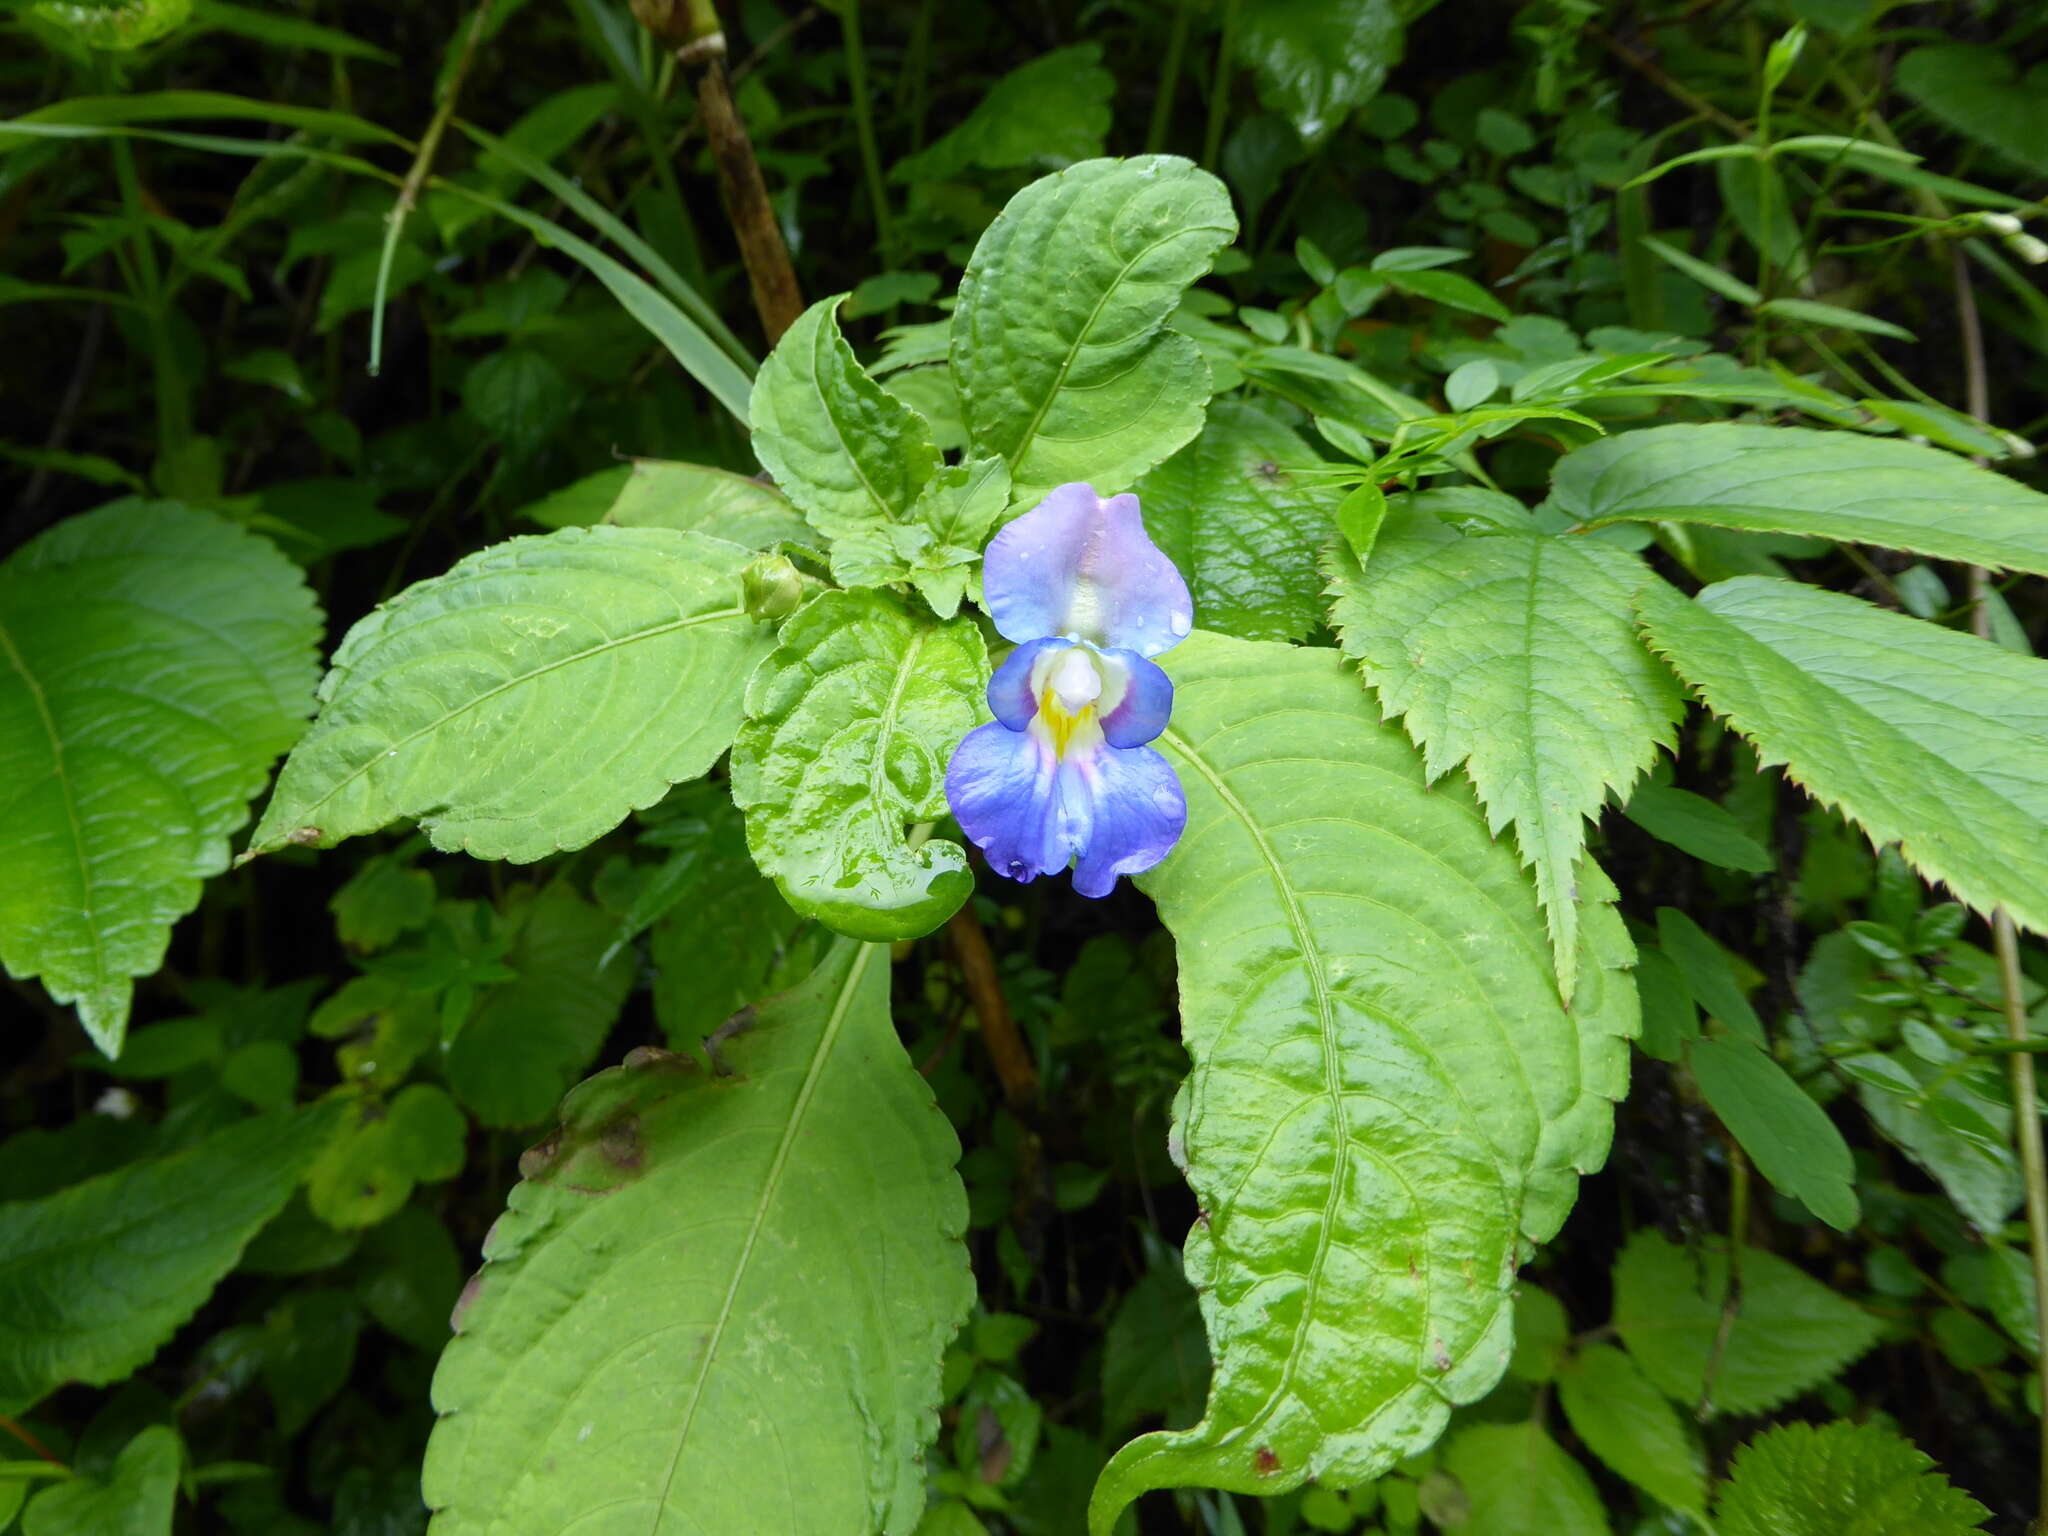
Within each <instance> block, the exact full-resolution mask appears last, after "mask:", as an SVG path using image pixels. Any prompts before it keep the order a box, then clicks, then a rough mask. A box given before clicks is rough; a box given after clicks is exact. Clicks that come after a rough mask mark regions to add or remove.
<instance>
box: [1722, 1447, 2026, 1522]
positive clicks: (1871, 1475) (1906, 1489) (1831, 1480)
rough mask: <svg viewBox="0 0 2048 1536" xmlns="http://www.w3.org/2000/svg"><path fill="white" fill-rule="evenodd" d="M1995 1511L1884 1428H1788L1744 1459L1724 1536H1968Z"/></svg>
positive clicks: (1725, 1512) (1726, 1490)
mask: <svg viewBox="0 0 2048 1536" xmlns="http://www.w3.org/2000/svg"><path fill="white" fill-rule="evenodd" d="M1990 1518H1991V1511H1990V1510H1988V1509H1986V1508H1984V1507H1983V1506H1982V1505H1981V1504H1979V1503H1978V1502H1977V1501H1976V1500H1975V1499H1973V1498H1971V1497H1970V1496H1969V1495H1968V1494H1966V1493H1964V1492H1963V1491H1962V1490H1961V1489H1960V1488H1956V1487H1952V1486H1951V1485H1950V1483H1949V1480H1948V1479H1947V1478H1945V1477H1943V1476H1942V1475H1941V1474H1940V1473H1939V1472H1937V1471H1935V1470H1934V1460H1933V1458H1932V1457H1930V1456H1928V1455H1927V1454H1926V1453H1925V1452H1923V1451H1921V1450H1920V1449H1919V1448H1918V1447H1917V1446H1915V1445H1914V1444H1913V1442H1912V1441H1910V1440H1907V1439H1905V1438H1903V1437H1902V1436H1900V1435H1898V1434H1895V1433H1894V1432H1893V1431H1891V1430H1889V1429H1886V1428H1885V1427H1884V1426H1883V1425H1881V1424H1852V1423H1850V1422H1849V1421H1848V1420H1846V1419H1841V1420H1837V1421H1836V1422H1835V1423H1833V1424H1821V1425H1813V1424H1780V1425H1778V1426H1777V1427H1776V1428H1773V1429H1767V1430H1765V1431H1764V1432H1763V1433H1762V1434H1760V1435H1758V1436H1757V1437H1756V1438H1755V1439H1754V1440H1752V1441H1750V1442H1749V1444H1748V1445H1746V1446H1744V1447H1743V1448H1742V1449H1741V1450H1739V1451H1737V1452H1736V1453H1735V1462H1734V1465H1733V1466H1731V1467H1730V1468H1729V1469H1728V1481H1727V1482H1726V1483H1724V1484H1723V1485H1722V1487H1721V1496H1720V1498H1719V1500H1717V1501H1716V1503H1715V1506H1714V1521H1715V1524H1716V1525H1717V1526H1718V1527H1719V1529H1720V1531H1721V1536H1967V1533H1969V1532H1971V1531H1975V1530H1978V1529H1980V1528H1981V1527H1982V1526H1983V1523H1984V1522H1985V1521H1986V1520H1988V1519H1990Z"/></svg>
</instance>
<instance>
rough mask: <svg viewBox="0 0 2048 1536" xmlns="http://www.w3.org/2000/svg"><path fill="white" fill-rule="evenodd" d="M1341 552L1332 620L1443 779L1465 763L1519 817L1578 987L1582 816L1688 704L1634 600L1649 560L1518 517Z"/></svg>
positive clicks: (1622, 787) (1563, 964)
mask: <svg viewBox="0 0 2048 1536" xmlns="http://www.w3.org/2000/svg"><path fill="white" fill-rule="evenodd" d="M1382 536H1383V537H1385V535H1384V534H1383V535H1382ZM1432 537H1434V538H1439V539H1440V538H1442V537H1443V535H1442V532H1441V530H1436V531H1433V533H1432ZM1386 553H1387V554H1388V555H1389V556H1392V555H1393V554H1394V550H1393V549H1392V547H1391V544H1390V547H1389V549H1388V550H1387V551H1386ZM1403 553H1404V555H1406V554H1408V553H1409V552H1407V551H1404V552H1403ZM1330 560H1331V565H1330V569H1331V575H1332V584H1331V593H1332V595H1333V597H1334V598H1335V603H1334V606H1333V608H1332V610H1331V616H1332V619H1333V621H1334V622H1335V624H1336V626H1337V629H1338V632H1339V633H1340V634H1341V635H1342V637H1343V641H1344V652H1345V654H1346V655H1348V656H1351V657H1353V658H1354V659H1355V660H1357V661H1358V662H1359V664H1360V665H1361V666H1362V667H1363V669H1364V671H1365V677H1366V680H1367V681H1368V682H1369V683H1371V684H1372V685H1373V687H1374V688H1375V689H1376V690H1377V692H1378V694H1379V699H1380V706H1381V708H1382V709H1383V710H1384V711H1385V713H1386V714H1387V715H1388V716H1389V717H1392V716H1394V715H1400V716H1402V718H1403V723H1404V724H1405V725H1406V727H1407V729H1408V734H1409V735H1410V736H1412V737H1414V738H1415V740H1416V742H1417V744H1419V745H1420V746H1421V747H1422V749H1423V759H1424V763H1425V765H1426V766H1427V769H1428V772H1429V776H1430V777H1431V778H1432V779H1434V778H1436V777H1437V776H1439V775H1440V774H1443V773H1446V772H1448V771H1449V770H1450V769H1452V768H1455V767H1456V766H1457V765H1458V764H1459V763H1463V764H1464V765H1465V770H1466V772H1467V773H1469V774H1470V775H1471V776H1472V782H1473V784H1474V785H1475V786H1476V787H1477V788H1478V790H1479V798H1480V799H1481V800H1483V801H1484V802H1485V803H1486V809H1487V819H1488V823H1489V824H1490V825H1491V826H1492V828H1493V830H1494V831H1496V832H1498V831H1499V830H1500V829H1501V828H1502V827H1504V826H1509V825H1512V826H1513V827H1514V829H1515V842H1516V845H1517V846H1518V847H1519V848H1520V849H1521V853H1522V858H1523V861H1524V862H1525V863H1527V864H1528V865H1529V866H1530V868H1531V870H1532V872H1533V873H1534V875H1535V877H1536V894H1537V896H1538V898H1539V899H1540V900H1541V901H1542V903H1543V911H1544V914H1545V916H1546V918H1547V919H1548V921H1549V925H1550V935H1551V941H1552V946H1553V949H1554V951H1555V954H1556V960H1557V979H1558V986H1559V989H1560V991H1561V992H1562V994H1563V995H1564V996H1566V997H1569V996H1570V995H1571V992H1572V987H1573V984H1574V979H1575V975H1574V973H1575V970H1576V966H1577V957H1578V945H1577V932H1578V926H1579V908H1580V895H1579V888H1578V887H1579V864H1580V859H1581V856H1582V855H1583V854H1584V852H1585V846H1586V818H1587V817H1589V816H1597V815H1599V814H1600V807H1601V805H1602V803H1603V802H1604V800H1605V799H1606V797H1607V794H1608V792H1609V791H1610V790H1612V791H1614V792H1616V793H1617V794H1620V795H1622V796H1624V797H1625V796H1626V794H1627V792H1628V788H1629V786H1630V785H1631V784H1633V783H1634V782H1635V781H1636V779H1637V778H1638V777H1639V776H1640V775H1641V774H1642V772H1643V770H1644V769H1646V768H1648V767H1649V766H1650V762H1651V759H1653V758H1654V757H1655V756H1656V752H1657V748H1658V746H1659V745H1663V746H1669V745H1671V744H1672V741H1673V739H1674V734H1673V729H1672V727H1673V725H1674V723H1675V722H1676V720H1677V719H1678V716H1679V715H1680V714H1681V713H1683V711H1684V708H1685V700H1684V696H1683V695H1682V694H1681V693H1680V691H1679V689H1678V687H1677V685H1676V684H1675V683H1674V682H1673V681H1672V679H1671V674H1670V672H1669V671H1667V670H1666V669H1665V668H1664V667H1663V666H1661V665H1659V664H1658V662H1657V659H1656V658H1655V657H1654V656H1652V655H1651V654H1650V653H1649V652H1648V651H1647V650H1645V649H1644V648H1643V643H1642V641H1641V639H1640V638H1639V637H1638V636H1637V634H1636V631H1635V624H1634V622H1633V620H1632V618H1631V615H1630V612H1629V600H1630V599H1631V598H1632V597H1633V596H1634V595H1635V593H1636V592H1637V591H1638V590H1639V589H1640V588H1641V587H1642V586H1643V584H1644V583H1646V582H1648V581H1650V580H1651V579H1652V578H1651V575H1650V571H1649V568H1648V567H1647V566H1645V565H1644V564H1643V562H1642V561H1641V560H1639V559H1638V558H1637V557H1636V556H1634V555H1632V554H1629V553H1628V552H1627V551H1625V550H1619V549H1614V548H1612V547H1610V546H1607V545H1602V544H1595V543H1592V542H1590V541H1588V540H1584V539H1564V538H1556V537H1552V536H1550V535H1547V534H1540V533H1534V532H1522V531H1517V530H1513V529H1507V530H1502V531H1499V532H1490V533H1486V534H1483V535H1469V536H1466V537H1463V538H1455V539H1451V540H1449V541H1448V542H1442V543H1439V544H1437V545H1436V546H1435V547H1434V548H1432V549H1430V550H1428V552H1426V553H1420V554H1417V555H1415V556H1414V557H1413V558H1402V559H1400V560H1398V561H1396V560H1395V559H1392V558H1389V559H1385V560H1382V559H1381V558H1380V552H1379V551H1377V550H1376V551H1375V556H1374V558H1373V560H1372V561H1370V562H1369V563H1368V564H1367V565H1366V567H1365V569H1364V572H1363V574H1361V573H1360V570H1359V565H1358V561H1357V559H1356V557H1355V556H1354V555H1353V554H1352V553H1351V551H1350V549H1349V548H1348V547H1339V548H1336V549H1333V550H1332V552H1331V556H1330Z"/></svg>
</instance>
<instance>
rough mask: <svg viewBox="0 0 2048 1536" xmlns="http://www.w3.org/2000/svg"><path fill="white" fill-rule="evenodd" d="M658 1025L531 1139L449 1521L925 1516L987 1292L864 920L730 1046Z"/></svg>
mask: <svg viewBox="0 0 2048 1536" xmlns="http://www.w3.org/2000/svg"><path fill="white" fill-rule="evenodd" d="M725 1050H726V1059H727V1061H728V1063H729V1065H730V1066H731V1068H732V1075H731V1076H729V1077H715V1076H713V1075H712V1074H710V1073H709V1072H707V1071H705V1070H704V1069H702V1068H701V1067H698V1066H696V1065H694V1064H693V1063H692V1062H691V1060H690V1059H689V1058H686V1057H680V1056H672V1055H670V1054H668V1053H666V1052H660V1051H641V1052H636V1053H634V1055H633V1056H631V1057H629V1058H628V1059H627V1063H626V1065H625V1066H623V1067H620V1068H615V1069H613V1070H611V1071H608V1072H603V1073H600V1074H599V1075H598V1076H596V1077H594V1078H592V1079H590V1080H589V1081H588V1082H586V1083H584V1084H583V1085H581V1086H580V1087H579V1088H577V1089H576V1090H575V1092H574V1093H572V1094H571V1095H570V1097H569V1098H568V1100H567V1101H566V1102H565V1103H564V1105H563V1124H562V1127H561V1129H559V1130H558V1131H556V1132H555V1133H554V1134H552V1135H550V1136H549V1137H548V1138H547V1139H546V1140H545V1141H543V1142H542V1143H541V1144H540V1145H539V1146H537V1147H535V1148H534V1149H533V1150H532V1151H530V1152H529V1153H527V1155H526V1156H525V1158H523V1159H522V1160H521V1173H522V1175H523V1176H524V1182H522V1183H521V1184H520V1185H519V1186H518V1187H517V1188H515V1189H514V1190H513V1192H512V1195H511V1198H510V1201H509V1205H508V1209H507V1211H506V1213H505V1215H504V1216H502V1217H500V1218H499V1221H498V1224H497V1226H496V1227H495V1228H494V1229H493V1232H492V1236H491V1238H490V1240H489V1243H488V1244H487V1246H486V1250H485V1257H486V1260H487V1262H486V1264H485V1267H484V1269H483V1271H482V1272H481V1274H480V1275H479V1276H478V1278H477V1279H476V1280H475V1281H472V1282H471V1287H470V1290H469V1292H468V1293H467V1298H466V1300H465V1301H464V1302H463V1303H462V1304H461V1305H460V1306H459V1308H458V1321H457V1328H458V1332H457V1335H456V1337H455V1338H454V1340H452V1341H451V1342H450V1344H449V1345H448V1348H447V1350H446V1352H445V1353H444V1354H443V1355H442V1357H441V1365H440V1369H439V1371H438V1372H437V1373H436V1375H435V1378H434V1404H435V1407H436V1408H437V1409H438V1410H439V1411H440V1413H441V1415H442V1417H441V1419H440V1421H439V1423H438V1424H437V1425H436V1426H435V1430H434V1435H433V1439H432V1441H431V1442H430V1444H429V1446H428V1449H427V1461H426V1468H425V1473H424V1477H423V1485H424V1488H425V1492H426V1496H427V1502H428V1503H429V1504H430V1505H431V1506H433V1507H434V1508H435V1510H436V1511H437V1514H436V1516H435V1528H436V1530H437V1531H445V1532H446V1533H448V1536H462V1533H464V1532H471V1531H478V1532H481V1531H494V1530H500V1529H505V1528H507V1527H508V1526H516V1527H517V1528H518V1529H521V1530H535V1531H540V1530H549V1531H552V1530H564V1529H567V1528H569V1527H570V1526H571V1525H573V1524H576V1523H578V1522H587V1521H588V1519H589V1517H590V1512H591V1511H592V1509H593V1508H594V1507H596V1506H597V1505H598V1504H600V1503H604V1504H605V1505H606V1506H607V1507H608V1509H609V1510H610V1512H611V1513H612V1514H613V1515H614V1516H615V1518H618V1519H631V1520H632V1521H633V1522H634V1523H635V1525H636V1527H639V1526H644V1527H645V1528H647V1529H650V1530H651V1529H653V1528H654V1527H656V1526H673V1527H674V1528H675V1529H678V1530H701V1531H749V1530H773V1531H778V1532H780V1531H787V1532H791V1533H795V1536H869V1533H883V1536H905V1533H908V1532H909V1531H911V1530H912V1529H913V1528H914V1527H915V1525H916V1524H917V1518H918V1512H919V1510H920V1509H921V1507H922V1506H923V1503H924V1470H923V1467H922V1465H921V1461H920V1457H921V1453H922V1450H923V1448H924V1446H925V1445H926V1444H927V1443H928V1442H929V1441H930V1439H931V1438H932V1435H933V1433H934V1431H935V1430H936V1428H937V1420H936V1408H937V1405H938V1401H939V1359H940V1352H941V1350H942V1348H943V1346H944V1344H945V1342H946V1340H947V1338H948V1337H949V1336H950V1335H951V1334H952V1332H953V1330H954V1328H955V1327H956V1326H958V1324H959V1322H960V1320H961V1319H962V1318H963V1317H964V1316H965V1314H966V1311H967V1308H968V1305H969V1303H970V1302H971V1300H972V1299H973V1294H974V1292H973V1282H972V1279H971V1278H970V1276H969V1274H968V1270H967V1264H966V1257H965V1251H964V1249H963V1247H962V1245H961V1242H960V1234H961V1232H962V1231H963V1229H964V1227H965V1223H966V1215H967V1211H966V1200H965V1198H964V1196H963V1194H962V1192H961V1188H960V1184H959V1180H958V1179H957V1177H956V1176H955V1175H954V1173H953V1171H952V1165H953V1160H954V1158H955V1157H956V1155H957V1153H958V1144H957V1143H956V1142H955V1140H954V1137H953V1132H952V1130H951V1128H950V1127H949V1125H948V1124H947V1122H946V1119H945V1117H944V1116H943V1115H941V1114H940V1113H939V1112H938V1109H937V1107H936V1106H935V1105H934V1103H933V1101H932V1096H931V1091H930V1089H929V1088H927V1087H926V1086H925V1084H924V1082H923V1081H922V1080H921V1079H920V1078H919V1077H918V1075H917V1072H916V1070H915V1069H914V1068H913V1067H912V1065H911V1063H910V1061H909V1059H908V1058H907V1057H906V1056H905V1055H904V1053H903V1048H902V1046H901V1045H900V1044H899V1043H898V1042H897V1039H896V1036H895V1032H894V1030H893V1029H892V1028H891V1027H890V1022H889V1010H888V951H887V950H886V949H882V948H877V947H874V946H867V945H859V944H853V943H844V942H843V943H841V944H840V945H839V946H838V948H837V949H836V950H835V951H834V952H833V954H832V955H831V957H830V958H829V959H828V960H827V961H826V962H825V964H823V965H822V966H821V967H820V968H819V969H818V971H817V972H816V973H815V974H814V975H813V976H812V977H811V978H810V979H809V980H808V981H806V982H805V983H804V984H803V986H801V987H799V988H798V989H797V990H796V991H794V992H791V993H789V994H787V995H786V996H784V997H782V998H780V999H778V1000H776V1001H775V1002H773V1003H771V1004H769V1005H767V1006H766V1007H764V1008H763V1009H762V1010H761V1012H760V1014H759V1016H758V1017H757V1018H756V1019H755V1021H754V1023H753V1025H752V1026H751V1027H750V1028H748V1029H747V1030H745V1031H744V1032H742V1033H740V1034H739V1035H737V1036H736V1037H735V1038H734V1039H733V1040H732V1041H731V1042H730V1043H729V1044H728V1045H727V1046H726V1048H725Z"/></svg>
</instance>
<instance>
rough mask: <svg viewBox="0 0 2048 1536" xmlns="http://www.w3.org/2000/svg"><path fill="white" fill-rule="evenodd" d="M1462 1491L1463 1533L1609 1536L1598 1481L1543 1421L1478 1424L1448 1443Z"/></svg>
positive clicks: (1450, 1465) (1447, 1455)
mask: <svg viewBox="0 0 2048 1536" xmlns="http://www.w3.org/2000/svg"><path fill="white" fill-rule="evenodd" d="M1444 1467H1445V1469H1446V1470H1447V1471H1449V1472H1450V1473H1451V1475H1452V1476H1453V1477H1455V1478H1457V1480H1458V1482H1459V1484H1460V1485H1461V1486H1462V1487H1463V1488H1464V1490H1465V1497H1466V1499H1467V1501H1468V1503H1469V1506H1470V1512H1469V1514H1468V1515H1467V1518H1466V1520H1465V1522H1464V1523H1463V1524H1461V1525H1459V1526H1458V1527H1457V1530H1458V1531H1459V1532H1460V1533H1461V1536H1607V1533H1608V1529H1609V1528H1608V1524H1607V1515H1606V1513H1605V1511H1604V1510H1603V1509H1602V1508H1601V1505H1600V1495H1599V1493H1598V1492H1597V1491H1596V1490H1595V1489H1594V1487H1593V1479H1592V1478H1590V1477H1588V1476H1587V1475H1586V1469H1585V1468H1584V1467H1581V1466H1580V1465H1579V1464H1578V1463H1577V1462H1576V1461H1574V1460H1572V1458H1571V1456H1570V1455H1569V1454H1568V1453H1567V1452H1566V1451H1565V1450H1564V1448H1563V1447H1561V1446H1560V1445H1559V1444H1558V1443H1557V1442H1556V1441H1555V1440H1553V1439H1551V1438H1550V1436H1549V1435H1547V1434H1545V1433H1544V1431H1543V1426H1542V1425H1540V1424H1535V1423H1529V1424H1474V1425H1471V1426H1470V1427H1469V1428H1466V1429H1463V1430H1460V1431H1459V1432H1458V1434H1457V1435H1456V1436H1455V1437H1453V1438H1452V1440H1451V1443H1450V1444H1449V1445H1448V1446H1446V1447H1445V1448H1444Z"/></svg>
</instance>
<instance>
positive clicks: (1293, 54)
mask: <svg viewBox="0 0 2048 1536" xmlns="http://www.w3.org/2000/svg"><path fill="white" fill-rule="evenodd" d="M1242 14H1243V20H1242V22H1241V24H1240V25H1241V28H1242V30H1241V31H1240V32H1239V34H1238V41H1237V51H1238V55H1239V57H1241V58H1242V59H1243V60H1244V61H1245V63H1247V64H1249V65H1250V66H1251V68H1252V73H1253V75H1254V76H1255V78H1256V79H1257V80H1258V85H1259V102H1260V104H1261V105H1262V106H1264V107H1265V109H1266V110H1267V111H1268V112H1275V113H1278V114H1279V115H1280V116H1282V117H1284V118H1286V119H1287V120H1288V121H1289V122H1290V123H1292V124H1294V129H1295V132H1297V133H1299V134H1300V135H1301V136H1302V138H1303V139H1304V140H1305V141H1306V142H1307V143H1308V144H1309V145H1310V146H1311V147H1313V146H1314V145H1317V144H1320V143H1321V142H1322V141H1323V140H1324V139H1327V138H1328V137H1329V136H1330V135H1331V134H1332V133H1334V132H1335V131H1336V130H1337V129H1338V128H1340V127H1342V126H1343V124H1344V120H1345V119H1346V118H1347V117H1349V116H1350V115H1351V113H1352V112H1353V111H1354V110H1355V109H1356V108H1358V107H1362V106H1364V105H1365V104H1366V103H1367V102H1368V101H1371V100H1372V99H1373V97H1374V96H1376V95H1378V94H1379V89H1380V86H1381V85H1382V84H1383V83H1384V82H1385V81H1386V78H1387V71H1388V70H1390V69H1391V68H1393V67H1394V65H1396V64H1398V63H1400V62H1401V51H1402V41H1403V28H1402V18H1401V11H1400V8H1399V7H1398V6H1397V5H1396V4H1395V0H1259V3H1258V4H1256V5H1250V6H1246V7H1245V9H1244V11H1243V13H1242Z"/></svg>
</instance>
